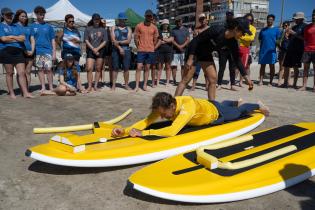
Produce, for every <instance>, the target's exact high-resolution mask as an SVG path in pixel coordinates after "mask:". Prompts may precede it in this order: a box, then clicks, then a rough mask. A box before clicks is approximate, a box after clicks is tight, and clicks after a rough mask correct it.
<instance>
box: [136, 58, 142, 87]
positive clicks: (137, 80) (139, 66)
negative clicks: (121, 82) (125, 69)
mask: <svg viewBox="0 0 315 210" xmlns="http://www.w3.org/2000/svg"><path fill="white" fill-rule="evenodd" d="M142 68H143V63H137V70H136V87H135V91H139V83H140V76H141V71H142Z"/></svg>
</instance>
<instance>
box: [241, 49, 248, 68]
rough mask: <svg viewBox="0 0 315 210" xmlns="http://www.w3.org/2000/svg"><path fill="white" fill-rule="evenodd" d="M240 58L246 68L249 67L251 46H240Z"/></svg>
mask: <svg viewBox="0 0 315 210" xmlns="http://www.w3.org/2000/svg"><path fill="white" fill-rule="evenodd" d="M240 58H241V61H242V64H243V65H244V67H245V69H248V59H249V47H244V46H240Z"/></svg>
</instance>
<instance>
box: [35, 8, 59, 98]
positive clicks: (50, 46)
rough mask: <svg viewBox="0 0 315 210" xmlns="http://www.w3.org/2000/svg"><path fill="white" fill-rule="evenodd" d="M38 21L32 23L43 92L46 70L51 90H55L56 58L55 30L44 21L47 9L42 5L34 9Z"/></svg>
mask: <svg viewBox="0 0 315 210" xmlns="http://www.w3.org/2000/svg"><path fill="white" fill-rule="evenodd" d="M34 13H35V15H36V18H37V21H36V22H35V23H33V24H32V29H33V34H34V38H35V54H36V58H35V65H36V66H37V67H38V69H39V71H38V76H39V81H40V83H41V86H42V89H41V92H42V93H43V92H45V90H46V87H45V72H46V73H47V80H48V84H49V90H50V91H52V90H53V73H52V66H53V61H55V60H56V44H55V32H54V29H53V27H52V26H51V25H49V24H48V23H46V22H45V21H44V18H45V14H46V10H45V8H43V7H41V6H37V7H36V8H35V9H34Z"/></svg>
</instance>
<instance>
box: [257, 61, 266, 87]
mask: <svg viewBox="0 0 315 210" xmlns="http://www.w3.org/2000/svg"><path fill="white" fill-rule="evenodd" d="M265 69H266V64H261V65H260V70H259V83H258V85H259V86H260V85H263V80H264V76H265Z"/></svg>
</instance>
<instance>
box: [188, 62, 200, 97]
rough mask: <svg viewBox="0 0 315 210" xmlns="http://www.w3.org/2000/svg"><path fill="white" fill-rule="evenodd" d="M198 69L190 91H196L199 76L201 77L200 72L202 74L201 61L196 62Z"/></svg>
mask: <svg viewBox="0 0 315 210" xmlns="http://www.w3.org/2000/svg"><path fill="white" fill-rule="evenodd" d="M195 68H196V71H195V73H194V76H193V82H192V86H191V89H190V91H195V88H196V83H197V80H198V77H199V74H200V70H201V66H200V64H199V63H196V67H195Z"/></svg>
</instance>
